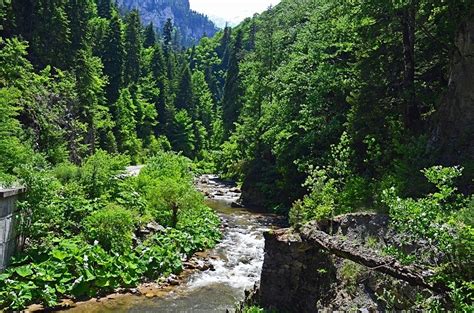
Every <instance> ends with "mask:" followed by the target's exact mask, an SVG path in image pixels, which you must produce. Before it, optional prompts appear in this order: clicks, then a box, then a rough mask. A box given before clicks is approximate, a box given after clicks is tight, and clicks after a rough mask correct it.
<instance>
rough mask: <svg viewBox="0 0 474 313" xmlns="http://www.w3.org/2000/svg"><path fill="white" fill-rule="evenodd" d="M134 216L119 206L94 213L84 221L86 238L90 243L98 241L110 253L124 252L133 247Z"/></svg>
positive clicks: (110, 206) (111, 206)
mask: <svg viewBox="0 0 474 313" xmlns="http://www.w3.org/2000/svg"><path fill="white" fill-rule="evenodd" d="M133 229H134V223H133V215H132V213H131V212H130V211H128V210H126V209H124V208H122V207H121V206H118V205H109V206H108V207H106V208H104V209H101V210H99V211H96V212H94V213H92V214H91V215H90V216H88V217H87V218H86V219H85V221H84V236H85V238H86V239H87V240H88V241H89V242H91V243H92V242H95V241H98V242H99V244H100V245H101V246H102V247H103V248H104V249H105V250H108V251H116V252H123V251H126V250H128V249H130V247H131V246H132V233H133Z"/></svg>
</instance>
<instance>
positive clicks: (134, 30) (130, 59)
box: [124, 10, 142, 86]
mask: <svg viewBox="0 0 474 313" xmlns="http://www.w3.org/2000/svg"><path fill="white" fill-rule="evenodd" d="M140 32H141V24H140V16H139V14H138V11H137V10H133V11H132V12H130V14H129V15H128V16H127V25H126V27H125V51H126V57H125V73H124V78H125V79H124V82H125V85H126V86H128V85H130V84H137V83H138V79H139V77H140V55H141V47H142V43H141V36H140Z"/></svg>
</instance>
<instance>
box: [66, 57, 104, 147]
mask: <svg viewBox="0 0 474 313" xmlns="http://www.w3.org/2000/svg"><path fill="white" fill-rule="evenodd" d="M75 76H76V81H77V83H76V90H77V95H78V100H79V105H78V106H77V107H76V108H75V109H76V110H75V112H74V115H75V116H77V117H78V120H79V122H81V123H83V124H84V126H85V131H86V134H85V144H86V145H87V147H88V151H87V152H88V153H91V154H93V153H95V151H96V149H97V144H98V143H99V136H100V135H101V133H107V132H108V131H109V128H110V126H111V123H110V121H111V118H110V115H109V111H108V109H107V108H106V107H105V106H104V105H103V104H104V100H105V99H104V98H105V97H104V87H105V79H104V77H102V63H101V61H100V59H99V58H97V57H94V56H92V53H91V51H90V49H86V50H80V51H78V53H77V57H76V66H75ZM104 137H105V136H104ZM101 148H107V147H101Z"/></svg>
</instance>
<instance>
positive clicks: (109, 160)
mask: <svg viewBox="0 0 474 313" xmlns="http://www.w3.org/2000/svg"><path fill="white" fill-rule="evenodd" d="M129 162H130V160H129V158H128V157H126V156H123V155H110V154H108V153H107V152H105V151H102V150H99V151H97V152H96V153H95V154H94V155H92V156H90V157H89V158H88V159H87V160H86V161H85V162H84V164H83V165H82V168H81V171H80V176H81V179H80V182H81V184H82V185H83V186H84V190H86V192H87V194H88V195H89V198H98V197H100V196H102V195H105V193H106V192H107V191H110V189H112V188H113V187H114V186H115V185H116V184H117V176H118V175H119V174H120V173H123V172H124V171H125V166H127V165H128V164H129Z"/></svg>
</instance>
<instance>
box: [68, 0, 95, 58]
mask: <svg viewBox="0 0 474 313" xmlns="http://www.w3.org/2000/svg"><path fill="white" fill-rule="evenodd" d="M92 1H93V0H69V1H68V3H67V6H66V9H67V15H68V19H69V28H70V32H71V49H72V50H73V52H75V51H77V50H79V49H83V48H85V46H87V45H88V43H86V40H87V38H86V37H87V31H88V29H89V27H88V24H89V21H90V19H91V18H92V16H93V14H94V3H93V2H92Z"/></svg>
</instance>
